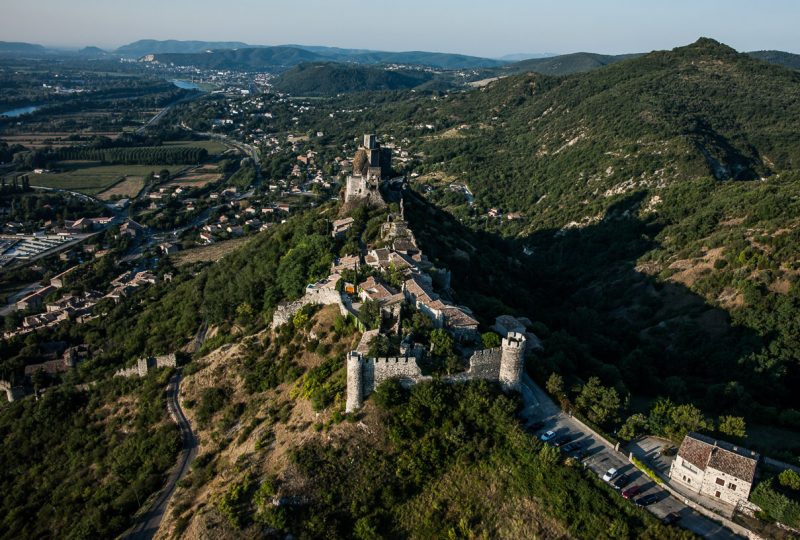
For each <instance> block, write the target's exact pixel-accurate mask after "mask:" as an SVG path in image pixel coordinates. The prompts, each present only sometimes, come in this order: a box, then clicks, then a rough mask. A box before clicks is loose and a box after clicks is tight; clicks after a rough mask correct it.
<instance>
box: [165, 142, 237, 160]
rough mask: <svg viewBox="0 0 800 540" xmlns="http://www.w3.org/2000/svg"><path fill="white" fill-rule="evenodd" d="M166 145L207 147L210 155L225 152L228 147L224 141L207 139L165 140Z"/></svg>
mask: <svg viewBox="0 0 800 540" xmlns="http://www.w3.org/2000/svg"><path fill="white" fill-rule="evenodd" d="M164 146H173V147H187V148H205V149H206V150H207V151H208V155H210V156H213V155H218V154H223V153H224V152H225V151H226V150H228V147H227V146H225V145H224V144H223V143H221V142H219V141H213V140H207V141H166V142H164Z"/></svg>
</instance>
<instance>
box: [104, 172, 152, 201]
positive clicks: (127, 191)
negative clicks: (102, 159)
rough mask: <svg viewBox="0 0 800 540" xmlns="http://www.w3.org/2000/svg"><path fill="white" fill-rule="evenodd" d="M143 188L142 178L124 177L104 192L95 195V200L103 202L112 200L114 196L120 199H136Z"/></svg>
mask: <svg viewBox="0 0 800 540" xmlns="http://www.w3.org/2000/svg"><path fill="white" fill-rule="evenodd" d="M143 187H144V178H142V177H141V176H126V177H125V179H124V180H122V181H121V182H117V183H116V184H114V185H113V186H111V187H110V188H108V189H107V190H105V191H101V192H100V193H98V194H97V198H98V199H100V200H103V201H108V200H111V199H113V198H114V197H115V196H118V197H121V198H129V199H130V198H133V197H136V196H137V195H138V194H139V192H140V191H142V188H143Z"/></svg>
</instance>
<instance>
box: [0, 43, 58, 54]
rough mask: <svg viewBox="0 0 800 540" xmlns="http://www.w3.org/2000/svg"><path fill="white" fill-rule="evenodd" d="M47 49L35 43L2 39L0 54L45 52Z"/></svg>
mask: <svg viewBox="0 0 800 540" xmlns="http://www.w3.org/2000/svg"><path fill="white" fill-rule="evenodd" d="M45 52H47V49H45V48H44V47H42V46H41V45H34V44H33V43H20V42H14V41H0V54H44V53H45Z"/></svg>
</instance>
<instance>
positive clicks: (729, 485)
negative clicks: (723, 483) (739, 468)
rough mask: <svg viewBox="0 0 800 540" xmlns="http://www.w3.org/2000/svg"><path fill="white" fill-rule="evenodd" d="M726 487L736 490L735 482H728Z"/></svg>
mask: <svg viewBox="0 0 800 540" xmlns="http://www.w3.org/2000/svg"><path fill="white" fill-rule="evenodd" d="M728 489H729V490H731V491H736V484H728Z"/></svg>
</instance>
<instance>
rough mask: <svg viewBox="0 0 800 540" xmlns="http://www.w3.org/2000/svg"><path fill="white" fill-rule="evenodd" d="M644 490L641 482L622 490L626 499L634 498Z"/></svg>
mask: <svg viewBox="0 0 800 540" xmlns="http://www.w3.org/2000/svg"><path fill="white" fill-rule="evenodd" d="M640 491H642V486H641V485H639V484H634V485H632V486H631V487H629V488H628V489H626V490H625V491H623V492H622V496H623V497H625V498H626V499H633V498H634V497H635V496H636V495H638V494H639V492H640Z"/></svg>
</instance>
